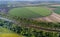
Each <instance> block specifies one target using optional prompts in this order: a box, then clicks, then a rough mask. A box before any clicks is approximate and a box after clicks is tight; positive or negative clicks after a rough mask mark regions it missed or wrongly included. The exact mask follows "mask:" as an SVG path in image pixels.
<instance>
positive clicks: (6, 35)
mask: <svg viewBox="0 0 60 37" xmlns="http://www.w3.org/2000/svg"><path fill="white" fill-rule="evenodd" d="M0 37H23V36H22V35H18V34H16V33H14V32H12V31H11V30H9V29H6V28H3V27H0Z"/></svg>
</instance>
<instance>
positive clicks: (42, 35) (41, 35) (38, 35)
mask: <svg viewBox="0 0 60 37" xmlns="http://www.w3.org/2000/svg"><path fill="white" fill-rule="evenodd" d="M0 27H3V28H6V29H9V30H11V31H12V32H15V33H17V34H19V35H23V36H26V37H60V34H59V33H58V32H45V31H42V30H38V29H35V28H27V27H22V26H18V25H16V24H13V23H12V22H8V21H4V20H0Z"/></svg>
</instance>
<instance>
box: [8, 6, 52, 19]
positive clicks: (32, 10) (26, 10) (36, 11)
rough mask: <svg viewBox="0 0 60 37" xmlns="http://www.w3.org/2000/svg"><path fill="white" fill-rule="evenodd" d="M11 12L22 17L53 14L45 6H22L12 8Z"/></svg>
mask: <svg viewBox="0 0 60 37" xmlns="http://www.w3.org/2000/svg"><path fill="white" fill-rule="evenodd" d="M9 14H10V15H12V16H19V17H22V18H37V17H42V16H48V15H50V14H51V11H50V10H49V9H47V8H45V7H22V8H14V9H12V10H10V11H9Z"/></svg>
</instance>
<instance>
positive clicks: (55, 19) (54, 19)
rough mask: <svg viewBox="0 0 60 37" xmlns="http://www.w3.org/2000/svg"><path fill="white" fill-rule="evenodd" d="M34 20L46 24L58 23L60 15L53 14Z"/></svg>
mask: <svg viewBox="0 0 60 37" xmlns="http://www.w3.org/2000/svg"><path fill="white" fill-rule="evenodd" d="M34 20H37V21H47V22H60V15H59V14H56V13H54V12H53V13H52V14H51V15H50V16H47V17H42V18H36V19H34Z"/></svg>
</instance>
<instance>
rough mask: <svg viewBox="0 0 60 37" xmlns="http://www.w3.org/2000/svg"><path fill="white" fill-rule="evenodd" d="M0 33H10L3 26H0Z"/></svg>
mask: <svg viewBox="0 0 60 37" xmlns="http://www.w3.org/2000/svg"><path fill="white" fill-rule="evenodd" d="M0 33H12V31H10V30H9V29H6V28H3V27H1V26H0Z"/></svg>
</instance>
